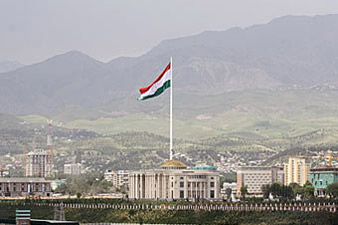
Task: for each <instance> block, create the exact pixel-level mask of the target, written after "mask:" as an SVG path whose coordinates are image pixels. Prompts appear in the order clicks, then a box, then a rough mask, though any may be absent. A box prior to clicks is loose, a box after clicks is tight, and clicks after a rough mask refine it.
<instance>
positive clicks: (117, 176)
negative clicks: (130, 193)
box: [104, 170, 129, 187]
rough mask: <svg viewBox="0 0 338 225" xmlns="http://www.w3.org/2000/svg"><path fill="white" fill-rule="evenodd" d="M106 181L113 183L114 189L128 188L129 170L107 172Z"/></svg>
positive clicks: (105, 174)
mask: <svg viewBox="0 0 338 225" xmlns="http://www.w3.org/2000/svg"><path fill="white" fill-rule="evenodd" d="M104 179H106V180H107V181H110V182H112V183H113V186H114V187H121V186H124V187H128V184H129V171H128V170H116V171H114V170H107V171H106V172H105V173H104Z"/></svg>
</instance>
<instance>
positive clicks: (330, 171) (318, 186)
mask: <svg viewBox="0 0 338 225" xmlns="http://www.w3.org/2000/svg"><path fill="white" fill-rule="evenodd" d="M309 181H310V183H311V184H312V186H313V187H314V188H315V196H324V195H325V194H326V193H325V189H326V187H327V186H328V185H330V184H332V183H336V182H338V168H336V167H320V168H312V169H310V175H309Z"/></svg>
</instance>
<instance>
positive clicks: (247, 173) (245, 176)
mask: <svg viewBox="0 0 338 225" xmlns="http://www.w3.org/2000/svg"><path fill="white" fill-rule="evenodd" d="M283 182H284V171H283V168H282V167H278V166H271V167H270V166H243V167H239V169H238V171H237V195H238V196H239V195H240V194H241V187H242V186H246V187H247V191H248V195H252V196H262V194H263V192H262V186H263V185H267V184H273V183H282V184H283Z"/></svg>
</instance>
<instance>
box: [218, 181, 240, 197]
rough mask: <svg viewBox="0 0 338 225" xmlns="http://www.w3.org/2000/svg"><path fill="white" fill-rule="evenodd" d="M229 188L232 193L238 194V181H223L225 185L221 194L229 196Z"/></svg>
mask: <svg viewBox="0 0 338 225" xmlns="http://www.w3.org/2000/svg"><path fill="white" fill-rule="evenodd" d="M228 190H231V191H230V194H236V193H237V183H235V182H233V183H228V182H223V187H222V189H221V192H220V193H221V196H222V197H223V198H224V197H227V195H228V193H229V192H228Z"/></svg>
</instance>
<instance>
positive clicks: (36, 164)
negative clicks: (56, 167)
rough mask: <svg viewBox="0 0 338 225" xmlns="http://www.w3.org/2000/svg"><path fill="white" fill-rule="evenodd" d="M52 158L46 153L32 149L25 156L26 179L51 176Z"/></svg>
mask: <svg viewBox="0 0 338 225" xmlns="http://www.w3.org/2000/svg"><path fill="white" fill-rule="evenodd" d="M51 160H52V158H51V155H50V154H49V152H48V151H45V150H42V149H34V150H33V151H31V152H29V153H28V154H27V155H26V170H25V171H26V177H50V176H52V174H53V173H52V167H51V165H52V164H53V163H52V161H51Z"/></svg>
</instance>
